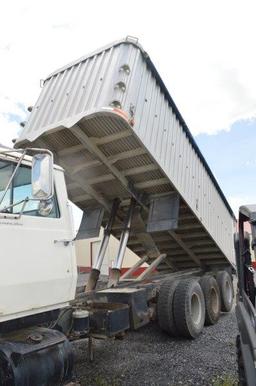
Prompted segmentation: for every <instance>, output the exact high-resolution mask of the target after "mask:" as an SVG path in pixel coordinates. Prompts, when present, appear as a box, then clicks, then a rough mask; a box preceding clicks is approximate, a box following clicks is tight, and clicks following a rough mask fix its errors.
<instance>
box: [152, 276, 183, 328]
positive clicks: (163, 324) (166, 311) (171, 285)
mask: <svg viewBox="0 0 256 386" xmlns="http://www.w3.org/2000/svg"><path fill="white" fill-rule="evenodd" d="M178 284H179V280H175V279H172V280H171V279H169V280H165V281H164V282H163V283H162V284H161V286H160V291H159V296H158V299H157V318H158V324H159V327H160V328H161V329H162V330H163V331H165V332H167V333H168V334H169V335H171V336H177V327H176V325H175V321H174V315H173V298H174V293H175V289H176V287H177V285H178Z"/></svg>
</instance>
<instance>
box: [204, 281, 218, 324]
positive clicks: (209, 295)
mask: <svg viewBox="0 0 256 386" xmlns="http://www.w3.org/2000/svg"><path fill="white" fill-rule="evenodd" d="M199 283H200V286H201V288H202V291H203V294H204V301H205V325H206V326H210V325H213V324H215V323H217V322H218V320H219V317H220V307H221V300H220V290H219V286H218V283H217V281H216V279H215V278H214V277H213V276H210V275H206V276H203V277H202V278H201V279H200V281H199Z"/></svg>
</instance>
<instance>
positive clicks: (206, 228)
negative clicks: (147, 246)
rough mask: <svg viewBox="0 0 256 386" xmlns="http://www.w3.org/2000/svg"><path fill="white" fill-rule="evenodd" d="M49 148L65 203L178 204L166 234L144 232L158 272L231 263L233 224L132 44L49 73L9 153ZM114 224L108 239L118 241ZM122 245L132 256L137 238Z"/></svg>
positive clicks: (157, 80)
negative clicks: (171, 198) (140, 199)
mask: <svg viewBox="0 0 256 386" xmlns="http://www.w3.org/2000/svg"><path fill="white" fill-rule="evenodd" d="M28 145H29V146H30V145H33V146H40V147H47V148H50V149H51V150H53V152H54V154H55V156H56V163H59V164H60V165H61V166H63V167H64V168H65V170H66V176H67V186H68V191H69V196H70V199H71V200H72V201H73V202H75V203H76V204H77V205H78V206H79V207H80V208H81V209H83V210H86V209H87V208H91V207H94V206H97V205H99V204H100V205H101V206H103V207H104V208H105V210H106V211H109V210H110V207H111V202H112V200H113V199H114V198H115V197H119V198H120V199H121V201H122V203H121V205H122V207H123V208H124V209H125V207H126V206H127V203H128V198H129V197H130V196H131V191H132V190H133V189H134V190H136V192H140V193H144V194H147V195H148V196H149V197H155V196H157V197H159V196H161V195H164V194H168V193H170V192H178V193H179V195H180V197H181V204H180V208H179V222H178V228H177V230H176V231H175V234H171V233H170V232H157V233H154V234H152V237H153V238H154V241H155V243H156V245H157V247H158V249H159V250H160V251H161V252H162V253H163V252H165V253H167V255H168V258H167V259H166V260H165V261H164V263H163V264H162V266H161V268H162V269H166V270H168V269H170V267H171V268H173V267H175V269H181V268H190V267H194V266H196V265H198V262H200V263H201V262H203V264H204V265H205V266H212V265H213V266H216V267H219V266H225V265H229V263H230V262H231V263H232V264H234V262H235V257H234V247H233V233H234V229H235V217H234V215H233V213H232V210H231V209H230V206H229V204H228V202H227V200H226V199H225V197H224V195H223V193H222V191H221V189H220V187H219V185H218V183H217V182H216V179H215V178H214V176H213V174H212V172H211V170H210V169H209V166H208V165H207V163H206V161H205V159H204V157H203V156H202V154H201V152H200V150H199V149H198V147H197V145H196V143H195V141H194V139H193V137H192V135H191V133H190V131H189V129H188V128H187V125H186V123H185V122H184V120H183V118H182V116H181V114H180V113H179V111H178V109H177V107H176V105H175V103H174V102H173V100H172V98H171V96H170V94H169V92H168V91H167V89H166V87H165V85H164V83H163V81H162V79H161V77H160V75H159V74H158V72H157V70H156V68H155V67H154V65H153V63H152V61H151V60H150V58H149V56H148V54H147V53H146V52H145V51H144V50H143V48H142V47H141V46H140V45H139V44H138V43H137V41H136V40H134V39H132V38H127V39H124V40H121V41H118V42H115V43H113V44H111V45H108V46H106V47H104V48H102V49H100V50H98V51H96V52H94V53H92V54H90V55H88V56H85V57H83V58H80V59H79V60H77V61H75V62H73V63H71V64H69V65H67V66H65V67H63V68H61V69H59V70H58V71H56V72H54V73H52V74H51V75H49V77H48V78H47V79H46V80H45V82H44V87H43V89H42V92H41V94H40V96H39V99H38V101H37V102H36V104H35V106H34V108H33V111H32V113H31V115H30V117H29V120H28V122H27V124H26V126H25V128H24V130H23V131H22V133H21V135H20V138H19V139H18V140H17V142H16V147H24V146H28ZM120 228H121V227H120V225H118V224H117V225H116V226H115V228H114V231H113V233H114V235H115V236H117V237H120V232H121V229H120ZM129 247H130V248H131V249H132V250H133V251H134V252H135V253H137V254H138V255H139V256H140V255H144V253H145V250H144V247H143V245H141V243H140V241H139V240H138V238H137V237H136V232H134V234H132V235H131V237H130V239H129Z"/></svg>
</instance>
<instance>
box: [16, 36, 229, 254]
mask: <svg viewBox="0 0 256 386" xmlns="http://www.w3.org/2000/svg"><path fill="white" fill-rule="evenodd" d="M124 65H126V66H128V67H123V66H124ZM127 68H129V69H130V71H126V70H127ZM120 85H121V86H122V85H125V90H124V89H122V87H119V86H120ZM113 101H119V102H120V104H121V106H122V109H123V110H125V111H126V112H127V113H128V114H129V115H130V114H131V112H132V111H134V112H135V115H134V119H135V125H134V127H133V129H134V131H135V132H136V134H137V135H138V137H139V138H140V140H141V141H142V142H143V144H144V145H145V146H146V147H147V149H148V151H149V152H150V153H151V155H152V156H153V157H154V159H155V160H156V161H157V162H158V164H159V165H160V167H161V168H162V170H163V171H164V172H165V174H166V175H167V176H168V177H169V179H170V180H171V182H172V184H173V185H174V186H175V188H176V189H177V190H178V191H179V193H180V194H181V196H182V197H183V199H184V200H185V201H186V202H187V204H188V205H189V206H190V208H191V209H192V210H193V212H194V213H195V214H196V216H197V217H198V219H199V220H200V221H201V222H202V224H203V225H204V226H205V228H206V229H207V230H208V232H209V233H210V235H211V236H212V237H213V238H214V240H215V242H216V243H217V244H218V246H219V247H220V248H221V250H222V251H223V253H224V254H225V255H226V256H227V257H228V258H229V259H231V260H233V261H234V248H233V240H232V234H233V230H234V219H233V217H232V215H231V213H230V208H228V207H227V205H226V204H225V203H224V201H223V199H222V197H221V195H220V193H219V191H218V190H217V188H216V185H215V184H214V183H213V180H212V178H211V177H210V176H209V173H208V172H207V170H206V167H205V165H203V163H202V160H201V159H200V158H199V155H198V153H197V151H196V149H195V147H194V146H193V145H192V143H191V141H190V140H189V139H188V135H187V133H186V132H185V130H184V128H183V127H182V125H181V122H180V120H178V118H177V114H175V112H174V110H173V108H172V107H171V106H170V103H169V101H168V100H167V98H166V95H165V94H164V92H163V90H162V88H161V87H160V85H159V84H158V82H157V80H156V78H155V76H154V75H153V73H152V71H151V70H150V69H149V67H148V65H147V62H146V61H145V57H144V56H143V55H142V52H141V50H140V48H139V47H136V46H135V45H134V44H128V43H125V44H119V45H116V46H113V47H110V48H108V49H106V50H103V51H101V52H99V53H97V54H95V55H94V56H92V57H90V58H87V59H86V60H84V61H81V62H79V63H76V64H75V65H71V66H70V67H66V68H65V69H64V70H63V71H61V72H59V73H57V74H55V75H53V76H51V77H50V78H49V79H47V81H46V82H45V85H44V88H43V91H42V93H41V95H40V97H39V100H38V101H37V103H36V105H35V107H34V109H33V112H32V114H31V117H30V120H29V122H28V124H27V126H26V127H25V130H24V132H23V133H22V135H21V138H20V141H22V139H24V138H26V139H30V140H33V139H35V138H36V137H38V136H39V135H41V134H42V133H43V132H45V131H47V130H49V129H50V128H54V127H58V125H61V124H63V122H64V121H66V120H68V119H71V118H72V119H74V118H75V117H76V116H77V117H78V116H80V115H81V116H82V115H83V114H86V113H88V111H92V110H97V109H98V108H101V107H104V106H109V105H110V104H111V103H112V102H113ZM105 130H107V128H105ZM108 134H111V128H110V131H109V133H108ZM94 135H95V136H97V133H95V134H94Z"/></svg>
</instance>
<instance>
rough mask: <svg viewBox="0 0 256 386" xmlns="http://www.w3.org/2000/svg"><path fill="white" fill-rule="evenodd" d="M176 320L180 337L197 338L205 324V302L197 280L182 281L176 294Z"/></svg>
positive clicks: (174, 303)
mask: <svg viewBox="0 0 256 386" xmlns="http://www.w3.org/2000/svg"><path fill="white" fill-rule="evenodd" d="M173 305H174V320H175V323H176V326H177V330H178V333H179V335H181V336H184V337H186V338H192V339H194V338H196V337H197V336H198V335H199V334H200V333H201V331H202V329H203V327H204V322H205V301H204V295H203V291H202V289H201V287H200V284H199V283H198V281H197V280H195V279H185V280H181V281H180V282H179V284H178V285H177V288H176V290H175V294H174V302H173Z"/></svg>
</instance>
